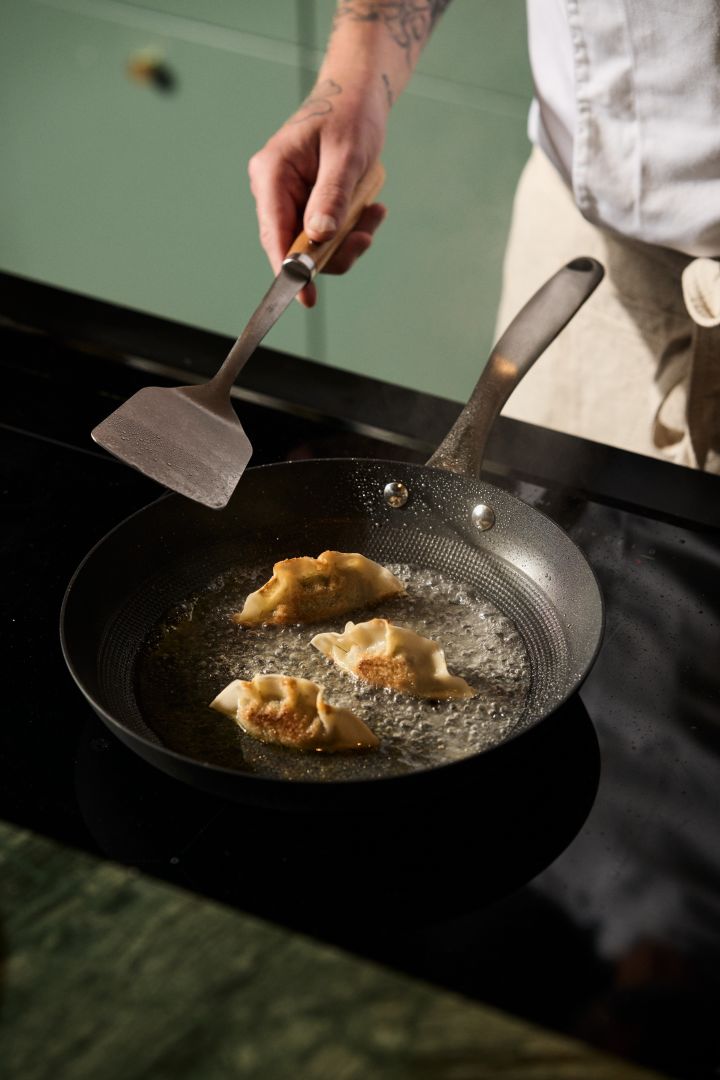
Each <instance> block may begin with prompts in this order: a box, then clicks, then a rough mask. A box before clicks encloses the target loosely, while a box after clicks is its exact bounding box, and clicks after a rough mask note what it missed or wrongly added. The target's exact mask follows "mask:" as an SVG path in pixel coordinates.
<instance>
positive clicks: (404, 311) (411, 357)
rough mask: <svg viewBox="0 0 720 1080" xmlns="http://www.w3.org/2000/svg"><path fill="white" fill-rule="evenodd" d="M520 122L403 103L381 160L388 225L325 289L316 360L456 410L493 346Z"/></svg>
mask: <svg viewBox="0 0 720 1080" xmlns="http://www.w3.org/2000/svg"><path fill="white" fill-rule="evenodd" d="M527 152H528V143H527V138H526V134H525V123H524V121H520V120H516V121H510V120H508V118H506V117H500V116H497V115H494V114H492V113H484V112H482V111H481V110H478V109H475V108H472V107H461V106H459V105H457V104H448V103H447V102H445V101H433V100H431V99H428V98H425V97H419V96H415V95H412V94H408V95H407V96H405V97H404V98H403V99H402V100H401V101H400V102H399V104H398V106H397V110H396V113H395V115H394V117H393V121H392V128H391V131H390V134H389V137H388V141H387V144H386V150H385V153H384V155H383V157H384V160H385V164H386V167H387V174H388V179H387V183H386V187H385V191H384V193H383V200H384V201H385V203H386V204H387V206H388V208H389V213H388V218H387V220H386V221H385V223H384V224H383V226H382V228H381V230H379V231H378V233H377V235H376V238H375V241H374V246H373V248H372V249H371V250H370V251H369V252H368V253H367V254H366V255H365V256H364V257H363V259H362V260H361V261H360V262H359V263H358V265H357V267H356V268H355V269H354V270H353V271H352V273H353V287H352V289H345V288H344V287H343V283H342V281H341V280H339V279H328V280H327V281H326V282H325V281H323V282H322V285H323V287H324V290H323V291H324V293H326V294H328V295H327V320H328V326H327V331H326V334H327V338H326V349H327V353H326V357H325V358H326V359H327V360H328V362H330V363H332V364H334V365H336V366H338V367H342V368H349V369H351V370H362V371H364V372H366V373H368V374H371V375H374V376H377V377H379V378H384V379H387V380H389V381H390V382H394V383H398V384H400V385H403V386H409V387H413V388H416V389H419V390H426V391H428V392H432V393H435V394H438V395H440V396H443V397H449V398H453V399H456V400H464V399H465V398H466V397H467V396H468V395H469V392H470V390H471V389H472V387H473V386H474V384H475V381H476V379H477V377H478V375H479V373H480V370H481V368H482V366H483V364H484V361H485V359H486V357H487V354H488V352H489V349H490V347H491V345H492V335H493V328H494V322H495V312H496V308H497V301H498V298H499V292H500V284H501V281H500V278H501V267H502V256H503V250H504V245H505V238H506V234H507V228H508V224H509V215H510V210H511V200H512V193H513V188H514V185H515V181H516V179H517V175H518V172H519V170H520V168H521V166H522V163H523V161H524V160H525V157H526V156H527Z"/></svg>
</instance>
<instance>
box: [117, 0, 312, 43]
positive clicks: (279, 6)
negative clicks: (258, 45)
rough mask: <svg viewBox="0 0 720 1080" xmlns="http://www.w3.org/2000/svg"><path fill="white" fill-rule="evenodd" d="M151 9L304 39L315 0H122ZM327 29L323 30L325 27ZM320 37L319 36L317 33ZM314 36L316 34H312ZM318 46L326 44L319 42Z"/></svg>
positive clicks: (266, 34) (268, 34)
mask: <svg viewBox="0 0 720 1080" xmlns="http://www.w3.org/2000/svg"><path fill="white" fill-rule="evenodd" d="M121 2H122V3H124V4H127V5H129V6H132V7H136V8H144V9H147V10H148V11H160V12H164V13H165V14H166V15H174V16H176V17H179V18H185V19H193V20H197V21H202V22H207V23H213V24H215V25H216V26H225V27H227V28H228V29H230V30H240V31H241V32H242V33H246V34H258V35H260V36H262V37H268V38H274V39H275V40H277V41H289V42H298V41H302V40H303V39H302V37H301V36H300V35H301V34H302V30H303V28H304V27H305V26H309V27H310V28H311V29H312V27H313V26H314V20H313V14H314V0H121ZM323 32H324V31H323ZM317 37H318V38H319V37H320V34H319V33H318V35H317ZM312 39H313V40H315V36H314V35H312ZM317 47H318V48H322V47H323V42H319V43H318V45H317Z"/></svg>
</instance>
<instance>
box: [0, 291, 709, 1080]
mask: <svg viewBox="0 0 720 1080" xmlns="http://www.w3.org/2000/svg"><path fill="white" fill-rule="evenodd" d="M14 285H17V283H14ZM33 296H34V298H35V303H34V308H33V304H32V302H31V300H32V297H33ZM18 297H20V299H18ZM64 298H65V299H67V295H66V294H60V293H58V291H57V290H48V289H46V288H45V287H35V286H32V285H31V284H29V283H20V285H19V286H18V287H16V288H15V287H14V288H13V289H11V290H10V291H9V292H8V294H7V299H6V301H5V305H4V307H5V311H6V313H7V314H8V315H9V316H10V317H11V318H12V319H13V320H14V321H15V322H16V323H18V322H21V323H23V324H25V325H26V326H27V324H28V323H33V324H34V326H35V327H37V328H39V329H42V330H45V331H47V330H50V331H51V333H50V335H49V336H47V335H46V334H45V333H28V332H27V331H26V330H20V329H18V328H17V326H11V325H6V326H5V327H4V329H3V330H2V332H1V335H0V340H1V341H2V350H1V353H2V355H1V357H0V364H1V366H2V373H3V394H2V400H1V401H0V443H1V445H2V465H1V469H2V474H1V483H0V497H1V498H2V505H3V532H2V544H3V553H4V564H5V567H6V581H5V588H4V590H3V607H4V609H5V612H6V614H5V615H4V624H5V626H4V634H3V640H4V645H5V648H4V657H5V663H6V672H5V678H4V685H5V686H6V687H9V691H10V693H9V699H8V701H7V705H6V708H5V710H4V715H5V723H4V724H3V725H2V759H1V768H2V788H1V791H0V801H1V804H0V817H2V818H4V819H5V820H7V821H9V822H12V823H15V824H17V825H20V826H23V827H27V828H30V829H32V830H34V831H36V832H37V833H40V834H43V835H45V836H48V837H50V838H53V839H55V840H59V841H61V842H63V843H65V844H69V845H71V846H74V847H76V848H80V849H84V850H86V851H88V852H91V853H93V854H95V855H100V856H102V857H105V858H109V859H113V860H115V861H118V862H121V863H125V864H127V865H129V866H135V867H138V868H140V869H142V870H143V871H144V872H145V873H147V874H150V875H153V876H156V877H159V878H163V879H165V880H167V881H170V882H173V883H175V884H179V885H182V886H183V887H185V888H187V889H190V890H191V891H193V892H195V893H197V894H199V895H201V896H205V897H209V898H213V899H217V900H221V901H222V902H223V903H225V904H228V905H231V906H234V907H237V908H239V909H240V910H242V911H248V912H252V913H255V914H259V915H261V916H264V917H265V918H269V919H272V920H275V921H277V922H278V923H280V924H282V925H285V926H289V927H292V928H294V929H300V930H303V931H306V932H308V933H310V934H312V935H313V936H315V937H316V938H319V939H322V940H326V941H330V942H333V943H336V944H339V945H342V946H343V947H345V948H347V949H350V950H352V951H354V952H356V953H358V954H360V955H362V956H365V957H370V958H374V959H377V960H380V961H382V962H383V963H385V964H387V965H389V966H391V967H395V968H397V969H399V970H403V971H406V972H409V973H411V974H415V975H419V976H421V977H422V978H424V979H427V980H429V981H430V982H433V983H435V984H437V985H442V986H445V987H449V988H451V989H454V990H459V991H461V992H463V993H465V994H467V995H470V996H472V997H476V998H478V999H480V1000H482V1001H484V1002H487V1003H490V1004H492V1005H497V1006H499V1007H501V1008H503V1009H506V1010H507V1011H509V1012H512V1013H515V1014H517V1015H518V1016H522V1017H526V1018H530V1019H532V1020H535V1021H538V1022H540V1023H542V1024H544V1025H547V1026H549V1027H555V1028H557V1029H558V1030H560V1031H563V1032H567V1033H570V1034H572V1035H575V1036H577V1037H579V1038H582V1039H584V1040H586V1041H589V1042H591V1043H593V1044H595V1045H597V1046H599V1047H601V1048H603V1049H606V1050H609V1051H612V1052H615V1053H617V1054H619V1055H620V1056H623V1057H626V1058H628V1059H630V1060H635V1061H639V1062H643V1063H647V1064H650V1065H654V1066H655V1067H657V1068H659V1069H662V1070H663V1071H665V1072H667V1073H671V1074H673V1075H676V1076H682V1077H699V1078H700V1077H703V1078H704V1077H707V1078H709V1077H711V1076H716V1075H717V1071H718V1069H719V1068H720V1046H719V1044H718V1037H717V1034H716V1022H715V1017H716V1015H717V1005H718V995H717V989H718V954H719V953H720V917H719V910H718V909H719V908H720V892H719V890H718V880H719V878H720V843H719V842H718V820H719V817H720V815H719V811H720V784H719V782H718V781H719V779H720V770H719V769H718V757H719V755H720V671H719V670H718V669H719V667H720V663H719V662H720V634H719V633H718V627H719V623H720V618H719V616H720V588H718V564H719V562H720V541H719V533H718V529H717V527H716V526H717V525H718V524H719V523H720V498H718V496H720V478H718V477H707V476H699V475H697V474H693V473H690V472H689V471H687V470H684V469H682V468H679V467H674V466H669V465H668V466H666V465H663V464H661V463H658V462H653V461H649V460H647V459H644V458H640V457H638V456H636V455H631V454H623V453H622V452H621V451H617V450H612V451H611V450H609V449H608V448H606V447H601V446H598V445H596V444H592V443H585V442H583V441H582V440H577V439H569V438H567V437H564V436H557V435H555V434H554V433H550V432H545V431H542V430H541V429H537V428H532V427H529V426H527V425H521V424H517V423H513V422H511V421H501V422H500V423H499V425H498V429H497V431H496V434H495V436H494V438H493V442H492V445H491V448H490V456H491V460H490V463H489V467H490V470H491V472H492V478H493V479H494V480H495V481H496V482H498V483H500V484H502V485H504V486H507V487H508V488H510V489H511V490H513V491H515V492H516V493H517V494H519V495H520V496H521V497H523V498H525V499H526V500H528V501H530V502H532V503H533V504H534V505H537V506H539V507H541V508H542V509H544V510H545V512H546V513H549V514H550V515H551V516H553V517H555V519H556V520H557V521H558V522H559V523H560V524H561V525H562V526H563V527H564V528H566V529H567V531H568V532H569V533H570V534H571V536H572V537H573V538H574V539H575V540H576V542H577V543H578V544H579V545H580V547H581V548H582V549H583V550H584V551H585V553H586V554H587V557H588V559H589V560H590V562H591V563H592V565H593V567H594V569H595V571H596V573H597V575H598V578H599V580H600V583H601V587H602V589H603V593H604V596H605V601H606V605H607V627H606V633H605V639H604V644H603V647H602V650H601V653H600V656H599V658H598V661H597V663H596V665H595V667H594V669H593V671H592V673H591V675H590V676H589V678H588V680H587V682H586V683H585V685H584V687H583V690H582V692H581V694H580V696H579V697H577V698H575V699H574V700H573V701H572V702H570V703H569V704H568V706H567V707H566V708H565V709H564V710H563V711H562V713H561V714H560V715H559V716H557V717H556V718H554V722H553V723H551V724H549V725H547V727H548V731H547V739H546V744H545V746H544V749H543V752H542V754H540V755H538V756H537V757H534V756H533V758H532V759H531V760H526V761H524V762H523V763H522V771H521V772H519V773H518V776H519V777H522V782H518V784H517V786H516V787H513V785H510V786H509V787H508V788H506V789H504V790H502V791H498V790H497V789H496V788H495V789H494V788H493V785H492V783H488V786H487V788H486V789H484V790H482V791H480V790H478V791H473V792H471V793H467V792H466V793H463V794H462V795H458V798H457V799H454V800H448V802H447V805H443V806H440V807H438V806H434V807H428V809H427V812H426V813H424V814H420V815H419V814H417V812H415V813H413V815H412V816H409V815H408V816H403V815H396V816H395V817H394V818H393V820H385V821H377V820H373V821H371V822H369V823H368V822H367V821H358V820H355V821H354V822H352V823H351V824H352V828H353V829H354V830H356V832H357V834H358V835H359V834H360V832H361V830H365V832H369V835H370V837H371V839H372V842H369V843H368V842H366V843H363V844H357V845H355V847H354V848H353V850H352V851H351V852H348V851H347V850H345V851H343V848H342V845H339V844H338V842H337V841H338V837H339V836H340V835H341V834H342V833H343V832H344V833H345V834H346V833H347V828H348V823H347V820H343V821H342V822H341V821H339V820H335V821H333V822H327V821H326V822H324V823H323V826H324V832H323V835H324V837H325V840H324V842H321V843H314V844H313V845H312V846H311V848H310V847H309V846H308V844H307V842H306V836H307V821H306V820H302V819H293V818H292V817H289V816H288V815H287V814H281V813H278V812H274V813H273V812H269V811H263V810H259V809H252V808H246V807H239V806H237V805H234V804H232V805H231V804H227V803H225V802H222V801H221V800H219V799H216V798H213V797H211V796H208V795H205V794H203V793H201V792H199V791H196V790H194V789H192V788H189V787H186V786H184V785H182V784H180V783H179V782H177V781H175V780H172V779H170V778H169V777H167V776H165V775H164V774H161V773H159V772H157V771H156V770H154V769H153V768H151V767H150V766H149V765H147V764H146V763H145V762H143V761H141V760H140V759H138V758H136V757H135V756H134V755H133V754H132V753H131V752H130V751H129V750H127V749H126V748H125V747H124V746H122V745H121V744H120V743H119V742H118V741H117V740H116V739H115V738H114V737H113V736H112V735H111V734H110V733H109V732H108V731H107V730H106V729H105V728H104V727H103V725H102V724H101V723H100V721H99V720H98V719H97V718H96V717H95V715H94V713H93V712H92V710H91V709H90V708H89V706H87V705H86V703H85V702H84V700H83V699H82V698H81V696H80V694H79V692H78V691H77V689H76V687H75V685H74V683H73V682H72V681H71V679H70V677H69V675H68V674H67V671H66V669H65V666H64V663H63V660H62V656H61V654H60V649H59V642H58V632H57V622H58V611H59V607H60V602H61V599H62V595H63V592H64V589H65V587H66V585H67V582H68V580H69V578H70V576H71V574H72V572H73V570H74V569H75V567H76V565H77V564H78V562H79V561H80V560H81V558H82V557H83V556H84V554H85V553H86V552H87V550H88V549H89V548H90V547H91V546H92V544H93V543H94V542H95V541H96V540H97V539H99V538H100V537H101V536H102V535H104V533H105V532H107V531H108V530H109V529H110V528H111V527H112V526H114V525H115V524H117V523H118V522H119V521H120V520H122V519H123V518H124V517H125V516H126V515H127V514H129V513H131V512H132V511H134V510H135V509H137V508H139V507H141V506H143V505H145V504H146V503H147V502H149V501H150V500H151V499H153V498H155V497H156V496H157V495H158V494H159V489H158V488H157V486H156V485H154V484H153V483H152V482H151V481H148V480H146V479H144V478H143V477H141V476H140V475H139V474H136V473H134V472H132V471H131V470H129V469H127V468H125V467H124V466H122V465H120V464H119V463H117V462H115V461H114V460H111V459H110V458H109V457H108V456H107V455H105V454H103V453H102V452H101V451H100V450H99V449H97V448H95V447H94V445H93V444H92V443H91V441H90V440H89V436H88V432H89V430H90V428H91V427H92V426H93V425H94V424H95V423H96V422H97V421H98V420H99V419H101V418H102V417H104V416H105V415H107V413H108V412H110V411H111V410H112V408H113V407H115V405H116V404H119V403H120V401H121V400H124V399H125V398H126V397H127V396H129V395H130V394H131V393H132V392H134V390H135V389H137V388H139V386H141V385H143V384H145V383H146V382H147V381H148V376H147V374H146V372H144V371H143V370H141V368H143V367H144V368H146V369H147V368H148V367H154V366H156V365H157V364H159V363H160V362H161V360H162V357H161V356H160V353H161V352H162V351H163V350H166V351H169V350H170V348H171V347H175V343H176V342H177V341H179V340H181V339H182V340H183V341H184V343H185V348H184V353H183V355H184V357H185V362H184V366H185V367H186V368H188V367H189V366H190V364H191V362H192V361H193V357H195V359H196V361H197V362H196V363H194V364H193V368H194V370H195V371H196V372H197V373H199V374H201V373H202V372H203V371H205V370H208V365H211V363H212V356H211V354H212V352H213V348H214V347H219V346H220V345H223V347H224V343H222V342H221V341H220V340H219V339H217V340H216V339H215V338H214V337H213V335H203V334H202V333H201V332H199V331H193V332H189V331H188V335H189V336H187V335H185V336H184V335H183V328H179V327H171V326H168V324H164V323H162V322H161V321H160V320H153V319H152V318H151V317H149V316H138V315H135V314H134V313H123V312H121V311H119V310H117V309H108V308H107V305H97V304H94V303H92V302H87V301H83V300H82V298H71V299H72V303H70V301H69V300H68V303H67V304H66V305H63V304H62V302H61V301H62V300H63V299H64ZM73 305H74V306H73ZM33 310H34V317H33ZM58 310H59V311H61V312H62V311H63V310H64V311H65V315H64V316H63V318H62V319H60V316H58V315H57V311H58ZM68 311H69V312H70V314H68ZM70 315H72V316H73V317H72V319H71V318H70ZM58 319H60V322H63V323H64V325H63V326H62V328H61V327H59V326H58ZM98 327H100V328H101V330H102V333H100V332H99V330H98ZM113 328H114V329H113ZM61 329H62V331H63V332H62V340H60V339H59V337H58V335H59V333H60V330H61ZM143 330H144V331H145V333H146V334H147V335H148V337H147V340H148V342H149V343H150V345H151V346H152V347H149V348H148V349H147V350H146V351H145V350H142V340H143V336H142V331H143ZM123 334H125V335H126V338H125V340H120V339H121V338H122V335H123ZM193 335H195V336H193ZM130 337H131V338H132V349H129V348H128V342H129V339H130ZM69 340H73V341H74V343H75V344H73V345H72V346H70V345H68V344H67V342H68V341H69ZM113 340H116V341H117V342H118V348H117V351H118V352H121V353H127V352H129V351H132V353H133V357H134V359H133V360H132V365H133V366H130V365H129V364H128V363H127V357H126V358H125V361H126V362H124V363H123V362H120V361H119V360H118V359H117V358H116V357H110V356H109V355H108V352H109V351H111V349H110V346H111V344H112V341H113ZM168 343H169V344H168ZM144 352H145V353H146V354H145V355H144V356H143V353H144ZM222 355H223V348H219V353H216V359H217V358H218V356H219V357H221V356H222ZM255 363H256V369H257V370H256V374H255V375H253V374H252V372H250V373H249V374H250V376H251V379H250V382H251V384H253V385H251V386H250V389H249V390H248V392H247V394H246V397H252V398H253V400H252V401H248V400H238V403H237V404H238V410H239V412H240V414H241V418H242V422H243V426H244V427H245V429H246V430H247V431H248V434H249V435H250V437H251V441H252V442H253V445H254V447H255V458H254V460H255V462H256V463H260V462H264V461H271V460H282V459H293V458H299V457H308V456H349V455H358V456H366V457H367V456H375V457H384V458H395V459H399V458H402V459H408V460H423V459H424V458H425V457H426V456H427V451H428V449H429V448H431V447H432V445H433V443H434V442H436V441H437V440H438V439H439V438H440V437H441V435H442V430H438V428H439V427H440V426H441V425H444V426H449V423H450V422H451V421H452V419H453V416H454V415H455V414H456V413H457V410H458V407H457V406H455V405H453V404H452V403H450V402H441V401H436V400H433V399H428V398H422V397H421V396H420V395H411V394H410V393H409V392H408V391H399V390H398V389H397V388H394V387H390V386H385V385H384V384H378V383H376V382H375V383H373V382H371V381H369V380H362V379H359V377H357V376H346V377H345V376H342V375H341V374H339V373H338V372H336V371H333V370H331V369H323V368H320V367H319V365H308V364H307V362H296V364H295V367H294V369H293V371H292V378H288V377H287V376H288V372H289V361H288V360H287V358H283V357H278V356H277V354H272V353H270V352H268V351H265V352H264V353H263V352H261V353H260V354H258V356H257V358H256V360H255ZM273 372H275V374H276V376H277V377H278V378H279V377H280V376H281V375H282V374H283V373H284V375H285V383H284V384H283V385H285V386H287V387H288V389H287V391H286V394H285V401H283V402H282V403H281V404H282V408H270V407H269V404H264V405H263V404H258V402H260V401H265V402H269V397H270V393H269V391H270V389H271V387H272V379H273ZM151 381H153V382H155V383H160V382H162V381H163V380H162V378H161V377H159V376H153V379H152V380H151ZM173 381H177V380H173V379H170V380H169V382H173ZM261 383H262V386H261V388H260V389H258V387H259V386H260V384H261ZM310 383H312V385H310ZM340 386H342V387H344V389H343V390H342V391H339V393H338V395H336V400H337V401H338V402H339V404H338V409H337V416H336V417H335V418H333V417H332V416H331V415H330V414H331V412H332V401H333V388H334V387H335V388H337V387H340ZM348 387H349V388H350V389H348ZM313 390H315V391H316V393H315V395H314V397H313ZM311 400H317V401H322V403H323V404H322V408H317V409H315V410H313V409H311V408H310V405H309V404H308V402H310V401H311ZM379 403H381V404H379ZM288 406H289V407H290V409H291V411H288ZM393 407H395V408H399V410H400V414H401V418H400V420H399V421H398V423H397V424H394V423H393V420H392V410H393ZM321 414H322V415H321ZM373 419H375V422H373ZM393 428H395V430H393ZM373 436H374V437H373ZM377 436H382V438H380V437H377ZM527 463H531V464H530V465H527ZM329 897H331V899H332V902H330V900H329V899H328V898H329Z"/></svg>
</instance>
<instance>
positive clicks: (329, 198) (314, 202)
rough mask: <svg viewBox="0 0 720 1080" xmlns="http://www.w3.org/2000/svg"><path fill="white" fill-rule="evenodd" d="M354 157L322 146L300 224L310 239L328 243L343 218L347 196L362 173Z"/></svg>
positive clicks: (345, 213)
mask: <svg viewBox="0 0 720 1080" xmlns="http://www.w3.org/2000/svg"><path fill="white" fill-rule="evenodd" d="M364 164H365V162H364V161H361V160H360V157H359V156H358V155H351V154H349V153H347V152H341V151H340V150H339V149H336V148H334V147H326V146H323V147H322V148H321V153H320V165H319V168H318V173H317V180H316V181H315V184H314V186H313V189H312V192H311V194H310V198H309V199H308V202H307V206H306V207H305V214H304V217H303V224H304V228H305V232H306V233H307V234H308V236H309V237H310V239H311V240H316V241H321V240H330V239H332V237H333V236H334V235H335V233H336V232H337V230H338V227H339V226H340V225H341V224H342V223H343V221H344V220H345V217H346V215H347V211H348V206H349V205H350V197H351V195H352V193H353V191H354V190H355V187H356V185H357V182H358V180H359V179H360V177H361V176H362V175H363V173H364V167H363V166H364Z"/></svg>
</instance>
